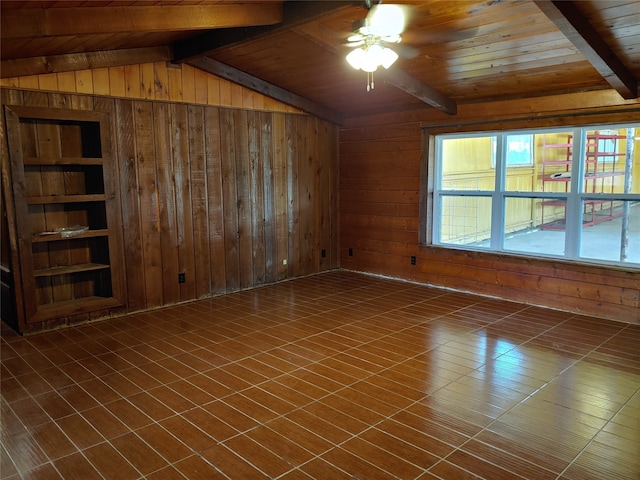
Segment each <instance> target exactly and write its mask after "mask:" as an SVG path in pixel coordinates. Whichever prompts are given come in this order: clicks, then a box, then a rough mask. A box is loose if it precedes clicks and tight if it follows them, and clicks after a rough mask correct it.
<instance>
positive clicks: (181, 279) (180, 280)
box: [178, 273, 187, 283]
mask: <svg viewBox="0 0 640 480" xmlns="http://www.w3.org/2000/svg"><path fill="white" fill-rule="evenodd" d="M186 281H187V275H186V274H185V273H179V274H178V283H184V282H186Z"/></svg>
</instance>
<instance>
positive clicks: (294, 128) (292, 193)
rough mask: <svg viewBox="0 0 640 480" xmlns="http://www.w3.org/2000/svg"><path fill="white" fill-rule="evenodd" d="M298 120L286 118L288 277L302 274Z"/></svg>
mask: <svg viewBox="0 0 640 480" xmlns="http://www.w3.org/2000/svg"><path fill="white" fill-rule="evenodd" d="M297 120H298V119H297V118H295V117H286V119H285V137H286V141H287V151H286V155H287V157H286V158H287V160H286V162H287V202H286V205H287V224H288V232H287V238H288V256H287V258H288V261H287V262H288V263H287V265H288V276H293V277H295V276H298V275H299V274H300V273H299V272H300V218H299V217H298V214H299V211H300V208H299V205H300V197H299V196H298V158H299V151H298V149H299V142H298V121H297Z"/></svg>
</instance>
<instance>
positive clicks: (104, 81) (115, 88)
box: [0, 62, 301, 113]
mask: <svg viewBox="0 0 640 480" xmlns="http://www.w3.org/2000/svg"><path fill="white" fill-rule="evenodd" d="M0 86H2V87H20V88H25V89H31V90H45V91H63V92H67V93H80V94H89V95H90V94H95V95H111V96H114V97H123V98H131V99H149V100H153V99H158V100H170V101H172V102H178V103H197V104H200V105H213V106H225V107H236V108H243V109H252V110H269V111H279V112H290V113H301V112H300V111H298V110H297V109H295V108H294V107H291V106H289V105H286V104H283V103H280V102H278V101H276V100H274V99H272V98H269V97H265V96H264V95H262V94H261V93H258V92H254V91H253V90H250V89H247V88H245V87H242V86H240V85H236V84H233V83H232V82H230V81H228V80H225V79H222V78H219V77H216V76H214V75H211V74H208V73H206V72H204V71H202V70H200V69H196V68H193V67H191V66H190V65H185V64H181V65H177V66H176V65H172V66H171V67H167V64H166V63H165V62H156V63H143V64H134V65H126V66H119V67H108V68H96V69H91V70H76V71H73V72H60V73H46V74H41V75H33V76H27V77H15V78H2V79H0Z"/></svg>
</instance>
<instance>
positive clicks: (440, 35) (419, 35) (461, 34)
mask: <svg viewBox="0 0 640 480" xmlns="http://www.w3.org/2000/svg"><path fill="white" fill-rule="evenodd" d="M477 33H478V28H477V27H474V28H465V29H464V30H449V31H439V32H437V31H433V30H431V31H420V32H416V31H410V30H408V31H406V32H404V33H403V34H402V38H403V40H404V41H405V42H406V43H410V44H411V45H418V46H420V45H432V44H438V43H450V42H459V41H462V40H469V39H471V38H474V37H475V36H476V35H477Z"/></svg>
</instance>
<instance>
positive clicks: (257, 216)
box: [247, 111, 266, 285]
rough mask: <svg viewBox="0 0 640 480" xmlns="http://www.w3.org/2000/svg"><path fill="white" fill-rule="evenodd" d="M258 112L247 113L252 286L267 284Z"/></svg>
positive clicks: (262, 170) (262, 171) (262, 174)
mask: <svg viewBox="0 0 640 480" xmlns="http://www.w3.org/2000/svg"><path fill="white" fill-rule="evenodd" d="M259 121H260V114H259V113H258V112H252V111H249V112H247V122H248V135H249V138H248V140H249V192H250V194H251V198H250V200H249V204H250V206H251V240H252V246H251V250H252V251H251V259H252V264H251V271H252V284H253V285H261V284H263V283H264V282H265V269H266V264H265V232H264V202H265V198H264V166H263V161H262V159H261V158H260V153H261V152H260V135H261V133H262V131H261V128H260V125H259V123H258V122H259Z"/></svg>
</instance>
